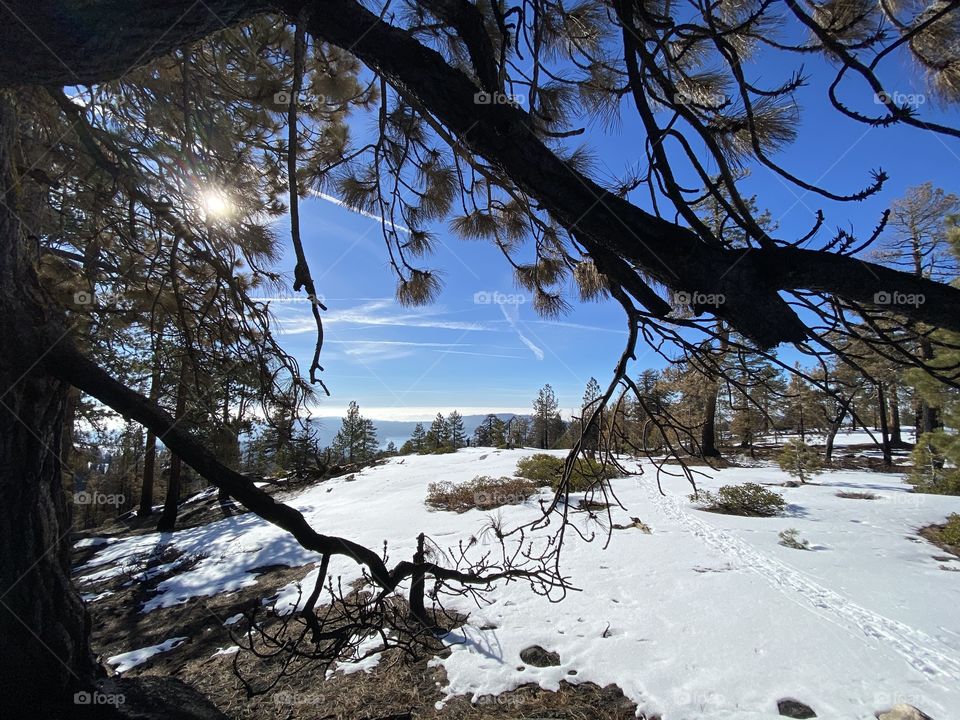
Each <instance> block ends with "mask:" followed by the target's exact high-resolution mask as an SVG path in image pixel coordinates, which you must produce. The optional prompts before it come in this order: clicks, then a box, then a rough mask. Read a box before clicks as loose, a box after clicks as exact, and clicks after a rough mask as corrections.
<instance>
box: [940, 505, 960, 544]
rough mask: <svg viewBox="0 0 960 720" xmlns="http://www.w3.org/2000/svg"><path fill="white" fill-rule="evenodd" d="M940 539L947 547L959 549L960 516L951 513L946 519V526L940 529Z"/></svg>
mask: <svg viewBox="0 0 960 720" xmlns="http://www.w3.org/2000/svg"><path fill="white" fill-rule="evenodd" d="M939 534H940V539H941V540H942V541H943V542H945V543H946V544H947V545H955V546H957V547H960V515H958V514H957V513H953V514H951V515H950V517H948V518H947V524H946V525H944V526H943V527H942V528H941V529H940V533H939Z"/></svg>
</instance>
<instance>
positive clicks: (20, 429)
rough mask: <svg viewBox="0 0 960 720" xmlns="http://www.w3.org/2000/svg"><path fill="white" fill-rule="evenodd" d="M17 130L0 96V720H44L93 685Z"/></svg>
mask: <svg viewBox="0 0 960 720" xmlns="http://www.w3.org/2000/svg"><path fill="white" fill-rule="evenodd" d="M15 127H16V114H15V109H14V107H13V105H12V103H11V101H10V100H9V98H8V97H7V96H5V95H4V94H0V198H2V201H0V337H2V338H3V342H2V343H0V507H2V509H3V512H0V547H2V548H3V552H2V554H0V637H2V638H3V641H2V644H0V707H2V708H3V711H2V712H0V715H3V717H9V718H14V717H44V716H45V714H44V711H43V708H45V707H49V705H50V704H51V703H55V702H58V701H61V700H62V699H63V698H64V697H67V696H68V695H69V693H70V692H71V690H73V689H75V688H81V687H89V686H91V685H92V682H93V678H94V675H95V668H96V665H95V663H94V661H93V657H92V655H91V653H90V646H89V642H88V637H89V622H88V620H87V616H86V612H85V610H84V606H83V603H82V601H81V600H80V597H79V595H78V594H77V592H76V590H74V589H73V587H72V586H71V583H70V529H71V523H70V508H69V506H68V505H67V501H66V497H65V495H64V491H63V476H62V474H61V471H62V469H63V468H62V464H61V460H60V450H61V447H62V445H61V443H62V439H63V427H64V424H63V421H64V410H65V407H66V401H67V394H68V392H69V386H68V385H67V384H66V383H65V382H63V381H61V380H58V379H56V378H54V377H53V376H51V375H49V374H47V373H43V372H41V373H36V372H34V370H35V366H36V363H37V362H39V361H40V359H41V358H42V357H43V356H44V354H45V353H47V352H48V350H49V345H48V344H46V343H44V342H42V341H41V340H40V339H39V336H38V334H37V333H36V328H37V327H38V326H39V327H44V326H46V325H48V323H49V322H50V319H49V317H47V316H46V314H45V313H43V312H42V311H41V310H40V307H41V305H40V304H39V299H40V290H39V287H38V284H37V282H36V277H35V275H34V274H33V271H32V267H33V262H34V261H35V259H36V258H35V257H33V252H34V251H32V250H31V249H30V248H31V245H30V244H29V243H28V242H27V241H26V240H25V239H24V238H23V237H22V233H21V227H20V221H19V218H18V217H17V216H16V214H15V209H16V208H17V207H18V193H17V179H16V177H15V176H14V175H13V173H12V170H11V167H12V158H11V157H10V149H11V147H12V138H13V137H14V130H15ZM57 335H62V333H57Z"/></svg>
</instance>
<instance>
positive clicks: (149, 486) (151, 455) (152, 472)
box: [137, 352, 160, 518]
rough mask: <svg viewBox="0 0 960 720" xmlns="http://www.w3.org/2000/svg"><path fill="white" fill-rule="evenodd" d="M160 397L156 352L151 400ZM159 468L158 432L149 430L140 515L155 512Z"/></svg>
mask: <svg viewBox="0 0 960 720" xmlns="http://www.w3.org/2000/svg"><path fill="white" fill-rule="evenodd" d="M159 399H160V364H159V359H158V356H157V354H156V352H155V353H154V359H153V372H152V373H151V376H150V400H151V402H157V400H159ZM156 470H157V434H156V433H155V432H153V431H152V430H147V442H146V447H145V448H144V451H143V482H142V483H141V485H140V509H139V510H138V511H137V515H138V517H142V518H145V517H148V516H149V515H151V514H152V513H153V483H154V479H155V477H156Z"/></svg>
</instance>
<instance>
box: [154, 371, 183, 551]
mask: <svg viewBox="0 0 960 720" xmlns="http://www.w3.org/2000/svg"><path fill="white" fill-rule="evenodd" d="M186 364H187V360H186V358H184V359H183V361H182V363H181V366H180V382H179V383H178V384H177V409H176V412H175V414H174V421H177V420H180V419H181V418H182V417H183V414H184V413H185V412H186V410H187V371H186ZM182 477H183V460H181V458H180V456H179V455H177V454H176V453H171V454H170V473H169V475H168V476H167V495H166V498H165V499H164V502H163V514H162V515H161V516H160V522H158V523H157V532H173V528H174V526H175V525H176V524H177V508H178V507H179V505H180V485H181V482H180V481H181V478H182Z"/></svg>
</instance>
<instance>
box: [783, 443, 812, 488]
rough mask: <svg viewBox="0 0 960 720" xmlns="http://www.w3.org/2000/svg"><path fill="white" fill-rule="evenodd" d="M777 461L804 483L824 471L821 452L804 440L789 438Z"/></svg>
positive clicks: (785, 470)
mask: <svg viewBox="0 0 960 720" xmlns="http://www.w3.org/2000/svg"><path fill="white" fill-rule="evenodd" d="M777 463H779V465H780V469H781V470H783V471H784V472H785V473H787V474H788V475H790V476H791V477H795V478H797V479H799V480H800V482H802V483H805V482H806V481H807V478H810V477H812V476H814V475H819V474H820V473H821V472H823V464H822V463H821V462H820V453H818V452H817V451H816V450H815V449H814V448H812V447H810V446H809V445H807V444H806V443H805V442H804V441H803V440H788V441H787V442H786V443H785V444H784V446H783V450H782V451H781V453H780V455H779V456H778V457H777Z"/></svg>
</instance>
